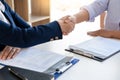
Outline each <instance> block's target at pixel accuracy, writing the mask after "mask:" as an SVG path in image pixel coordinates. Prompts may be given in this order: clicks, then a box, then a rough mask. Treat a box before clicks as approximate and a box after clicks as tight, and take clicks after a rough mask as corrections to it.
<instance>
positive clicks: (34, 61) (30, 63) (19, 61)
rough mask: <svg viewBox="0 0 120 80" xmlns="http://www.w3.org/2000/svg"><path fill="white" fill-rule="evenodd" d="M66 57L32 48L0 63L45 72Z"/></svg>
mask: <svg viewBox="0 0 120 80" xmlns="http://www.w3.org/2000/svg"><path fill="white" fill-rule="evenodd" d="M65 57H66V56H65V55H60V54H57V53H54V52H50V51H43V50H40V49H37V48H34V47H32V48H28V49H24V50H22V51H21V52H20V53H19V54H18V55H17V56H16V57H15V58H13V59H11V60H4V61H2V60H0V63H2V64H6V65H11V66H16V67H21V68H25V69H30V70H34V71H39V72H43V71H45V70H47V69H48V68H49V67H51V66H52V65H54V64H56V63H57V62H59V61H60V60H62V59H63V58H65Z"/></svg>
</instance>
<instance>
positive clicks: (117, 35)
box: [111, 31, 120, 39]
mask: <svg viewBox="0 0 120 80" xmlns="http://www.w3.org/2000/svg"><path fill="white" fill-rule="evenodd" d="M111 33H112V34H111V37H112V38H117V39H120V31H111Z"/></svg>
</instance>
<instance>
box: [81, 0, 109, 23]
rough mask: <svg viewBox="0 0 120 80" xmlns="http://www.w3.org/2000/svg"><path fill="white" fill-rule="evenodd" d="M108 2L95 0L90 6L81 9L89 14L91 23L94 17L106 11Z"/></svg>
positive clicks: (107, 0)
mask: <svg viewBox="0 0 120 80" xmlns="http://www.w3.org/2000/svg"><path fill="white" fill-rule="evenodd" d="M108 3H109V0H95V1H94V2H93V3H91V4H90V5H87V6H84V7H83V8H84V9H86V10H87V11H88V12H89V21H90V22H93V21H94V20H95V17H96V16H98V15H100V14H101V13H102V12H104V11H106V10H107V8H108Z"/></svg>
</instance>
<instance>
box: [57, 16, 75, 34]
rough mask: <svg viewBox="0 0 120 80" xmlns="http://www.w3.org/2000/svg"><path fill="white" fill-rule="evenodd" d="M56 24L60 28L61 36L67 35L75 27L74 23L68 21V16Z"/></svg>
mask: <svg viewBox="0 0 120 80" xmlns="http://www.w3.org/2000/svg"><path fill="white" fill-rule="evenodd" d="M58 23H59V25H60V27H61V30H62V33H63V35H68V34H69V33H70V32H72V31H73V29H74V27H75V23H74V22H73V21H72V20H71V19H70V16H65V17H62V18H61V19H59V20H58Z"/></svg>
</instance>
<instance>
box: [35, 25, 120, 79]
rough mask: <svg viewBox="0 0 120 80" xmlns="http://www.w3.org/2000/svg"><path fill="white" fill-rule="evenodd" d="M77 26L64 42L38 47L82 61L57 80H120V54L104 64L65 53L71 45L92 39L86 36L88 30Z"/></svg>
mask: <svg viewBox="0 0 120 80" xmlns="http://www.w3.org/2000/svg"><path fill="white" fill-rule="evenodd" d="M80 27H81V26H77V27H76V28H75V30H74V31H73V32H72V33H71V34H70V35H68V36H66V37H64V39H63V40H58V41H52V42H48V43H45V44H41V45H38V46H37V47H38V48H42V49H44V50H50V51H54V52H57V53H60V54H66V55H73V56H74V57H77V58H78V59H80V61H79V63H77V64H76V65H74V66H73V67H71V68H70V69H69V70H67V71H66V72H65V73H64V74H62V75H61V76H60V77H59V78H58V79H57V80H120V54H119V53H118V54H116V55H114V56H112V57H110V58H109V59H107V60H105V61H104V62H98V61H95V60H92V59H89V58H86V57H83V56H80V55H77V54H73V53H69V52H66V51H64V49H65V48H67V47H68V45H70V44H75V43H78V42H82V41H84V40H87V39H88V38H90V37H89V36H87V35H86V31H88V30H89V28H88V29H87V28H86V29H82V30H81V29H80ZM78 34H79V35H78Z"/></svg>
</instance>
